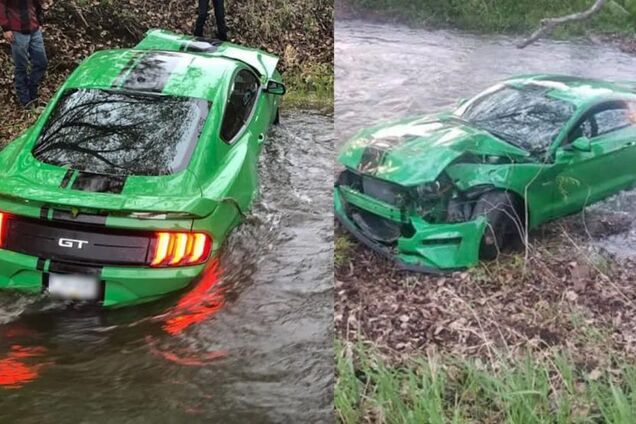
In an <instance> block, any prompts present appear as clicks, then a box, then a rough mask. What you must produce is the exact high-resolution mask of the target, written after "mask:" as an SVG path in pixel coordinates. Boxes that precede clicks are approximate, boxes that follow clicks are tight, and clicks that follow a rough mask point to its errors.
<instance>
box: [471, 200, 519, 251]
mask: <svg viewBox="0 0 636 424" xmlns="http://www.w3.org/2000/svg"><path fill="white" fill-rule="evenodd" d="M519 203H520V202H519V201H518V200H517V198H516V197H515V196H514V195H512V194H510V193H508V192H505V191H491V192H488V193H485V194H483V195H482V196H481V197H480V198H479V199H478V200H477V203H476V204H475V208H474V209H473V213H472V219H476V218H477V217H480V216H485V217H486V222H487V224H486V229H485V230H484V235H483V236H482V238H481V243H480V245H479V258H480V259H482V260H490V261H491V260H494V259H497V256H499V252H500V251H501V250H502V249H503V248H505V247H508V246H509V245H510V243H511V241H513V240H515V239H516V240H519V239H521V233H522V231H523V228H524V226H523V219H522V218H523V215H522V214H521V213H520V212H519V210H520V209H521V208H520V207H519V206H520V205H519Z"/></svg>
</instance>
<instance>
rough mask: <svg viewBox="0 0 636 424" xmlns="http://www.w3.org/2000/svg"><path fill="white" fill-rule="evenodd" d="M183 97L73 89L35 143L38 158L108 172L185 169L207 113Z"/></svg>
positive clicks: (203, 105)
mask: <svg viewBox="0 0 636 424" xmlns="http://www.w3.org/2000/svg"><path fill="white" fill-rule="evenodd" d="M208 108H209V105H208V102H207V101H205V100H199V99H191V98H187V97H172V96H161V95H155V94H145V93H135V92H124V91H108V90H95V89H88V90H85V89H81V90H71V91H69V92H67V93H65V94H64V96H63V97H62V99H60V101H59V102H58V103H57V105H56V107H55V110H54V111H53V113H52V114H51V117H50V118H49V120H48V122H47V124H46V126H45V127H44V129H43V131H42V133H41V135H40V137H39V138H38V141H37V143H36V145H35V147H34V148H33V155H34V156H35V157H36V158H37V159H38V160H40V161H42V162H46V163H50V164H52V165H57V166H67V167H69V168H71V169H77V170H80V171H85V172H91V173H96V174H109V175H146V176H153V175H168V174H172V173H175V172H178V171H180V170H182V169H184V168H185V167H186V166H187V165H188V163H189V161H190V156H191V155H192V151H193V150H194V147H195V146H196V143H197V140H198V138H199V135H200V132H201V129H202V127H203V124H204V123H205V119H206V117H207V114H208Z"/></svg>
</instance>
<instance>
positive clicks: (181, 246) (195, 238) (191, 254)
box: [150, 232, 212, 267]
mask: <svg viewBox="0 0 636 424" xmlns="http://www.w3.org/2000/svg"><path fill="white" fill-rule="evenodd" d="M211 250H212V239H211V238H210V236H208V235H207V234H204V233H172V232H171V233H168V232H165V233H163V232H162V233H157V234H156V238H155V248H154V252H153V256H152V260H151V262H150V266H152V267H170V266H186V265H197V264H200V263H203V262H205V261H206V260H207V259H208V256H209V255H210V251H211Z"/></svg>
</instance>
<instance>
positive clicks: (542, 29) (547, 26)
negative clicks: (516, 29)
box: [517, 0, 606, 49]
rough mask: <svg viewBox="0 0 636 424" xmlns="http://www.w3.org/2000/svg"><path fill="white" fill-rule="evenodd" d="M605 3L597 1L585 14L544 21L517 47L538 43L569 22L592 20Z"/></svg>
mask: <svg viewBox="0 0 636 424" xmlns="http://www.w3.org/2000/svg"><path fill="white" fill-rule="evenodd" d="M605 2H606V0H596V1H595V2H594V4H593V5H592V6H591V7H590V8H589V9H587V10H585V11H583V12H579V13H572V14H570V15H566V16H561V17H558V18H546V19H542V20H541V23H540V24H539V28H537V30H536V31H535V32H533V33H532V35H531V36H530V37H528V38H526V39H525V40H523V41H522V42H521V43H519V44H518V45H517V47H518V48H520V49H523V48H524V47H526V46H528V45H530V44H532V43H534V42H535V41H537V40H538V39H539V38H541V37H542V36H543V35H545V34H548V33H550V32H552V30H554V28H556V27H557V26H559V25H562V24H565V23H568V22H575V21H582V20H585V19H588V18H590V17H591V16H593V15H595V14H596V13H598V11H599V10H601V8H602V7H603V6H604V5H605Z"/></svg>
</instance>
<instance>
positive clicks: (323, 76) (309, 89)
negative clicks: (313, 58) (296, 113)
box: [283, 64, 334, 112]
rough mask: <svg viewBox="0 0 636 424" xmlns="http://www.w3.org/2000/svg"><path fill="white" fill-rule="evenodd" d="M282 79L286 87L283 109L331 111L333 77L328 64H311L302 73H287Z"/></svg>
mask: <svg viewBox="0 0 636 424" xmlns="http://www.w3.org/2000/svg"><path fill="white" fill-rule="evenodd" d="M283 78H284V80H285V84H286V85H287V94H286V95H285V97H283V102H284V105H285V107H290V108H295V109H319V110H323V111H328V112H331V111H333V86H334V76H333V66H331V65H330V64H329V65H328V64H312V65H310V66H307V67H306V69H305V70H303V71H302V72H301V71H295V72H294V71H292V72H287V73H286V74H285V75H283Z"/></svg>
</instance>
